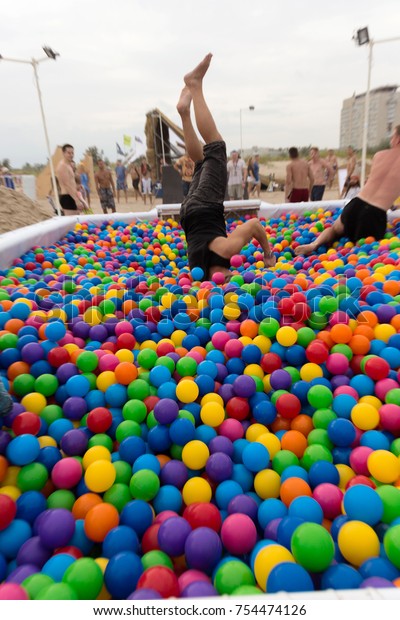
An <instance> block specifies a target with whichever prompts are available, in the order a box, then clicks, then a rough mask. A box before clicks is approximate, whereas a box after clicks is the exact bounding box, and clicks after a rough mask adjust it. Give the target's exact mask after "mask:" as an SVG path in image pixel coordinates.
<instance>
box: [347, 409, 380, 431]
mask: <svg viewBox="0 0 400 620" xmlns="http://www.w3.org/2000/svg"><path fill="white" fill-rule="evenodd" d="M350 416H351V421H352V422H353V424H354V425H355V426H357V428H359V429H360V430H362V431H370V430H372V429H373V428H376V427H377V426H378V424H379V422H380V416H379V411H378V410H377V409H376V408H375V407H374V406H373V405H369V404H368V403H362V404H357V405H354V407H353V409H352V410H351V414H350Z"/></svg>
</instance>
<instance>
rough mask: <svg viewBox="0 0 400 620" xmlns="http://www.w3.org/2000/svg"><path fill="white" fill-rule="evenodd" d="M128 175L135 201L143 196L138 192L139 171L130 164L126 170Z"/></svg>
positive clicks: (134, 165) (135, 166)
mask: <svg viewBox="0 0 400 620" xmlns="http://www.w3.org/2000/svg"><path fill="white" fill-rule="evenodd" d="M128 173H129V174H130V175H131V179H132V187H133V191H134V194H135V200H137V199H138V198H143V194H142V192H141V191H140V170H139V168H138V167H137V165H136V164H133V163H132V164H131V165H130V166H129V168H128Z"/></svg>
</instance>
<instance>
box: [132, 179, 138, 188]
mask: <svg viewBox="0 0 400 620" xmlns="http://www.w3.org/2000/svg"><path fill="white" fill-rule="evenodd" d="M132 187H133V188H134V189H139V179H133V181H132Z"/></svg>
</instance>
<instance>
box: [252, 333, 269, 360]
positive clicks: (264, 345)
mask: <svg viewBox="0 0 400 620" xmlns="http://www.w3.org/2000/svg"><path fill="white" fill-rule="evenodd" d="M253 344H255V345H256V347H258V348H259V349H260V351H261V353H262V354H263V355H264V354H265V353H268V351H269V350H270V348H271V345H272V343H271V340H270V339H269V338H267V336H256V337H255V338H253Z"/></svg>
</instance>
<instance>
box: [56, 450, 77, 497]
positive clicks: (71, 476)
mask: <svg viewBox="0 0 400 620" xmlns="http://www.w3.org/2000/svg"><path fill="white" fill-rule="evenodd" d="M81 478H82V466H81V464H80V463H79V462H78V461H77V460H76V459H74V458H73V457H67V458H65V459H62V460H61V461H58V462H57V463H56V464H55V465H54V467H53V470H52V472H51V479H52V481H53V482H54V484H55V486H56V487H57V488H58V489H72V487H74V486H76V485H77V484H78V482H79V481H80V479H81Z"/></svg>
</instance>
